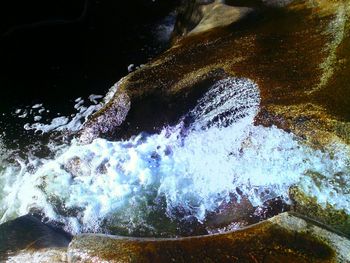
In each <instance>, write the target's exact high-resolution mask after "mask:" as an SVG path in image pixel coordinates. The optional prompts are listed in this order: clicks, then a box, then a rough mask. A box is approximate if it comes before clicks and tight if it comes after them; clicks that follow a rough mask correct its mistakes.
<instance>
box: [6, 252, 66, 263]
mask: <svg viewBox="0 0 350 263" xmlns="http://www.w3.org/2000/svg"><path fill="white" fill-rule="evenodd" d="M6 262H8V263H21V262H28V263H29V262H33V263H34V262H40V263H63V262H68V259H67V249H66V248H49V249H40V250H23V251H20V252H19V253H17V254H15V255H12V256H9V258H8V259H7V261H6Z"/></svg>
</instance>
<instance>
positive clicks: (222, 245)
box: [68, 213, 350, 263]
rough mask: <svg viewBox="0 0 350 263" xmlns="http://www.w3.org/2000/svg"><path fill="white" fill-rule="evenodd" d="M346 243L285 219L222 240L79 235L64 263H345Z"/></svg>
mask: <svg viewBox="0 0 350 263" xmlns="http://www.w3.org/2000/svg"><path fill="white" fill-rule="evenodd" d="M349 253H350V241H349V239H346V238H344V237H342V236H339V235H337V234H335V233H333V232H331V231H329V230H327V229H326V228H324V227H323V226H320V225H318V224H315V223H314V222H312V221H309V220H305V219H303V218H300V217H298V216H296V215H294V214H289V213H284V214H280V215H278V216H276V217H273V218H271V219H269V220H267V221H265V222H262V223H259V224H257V225H253V226H250V227H248V228H245V229H241V230H238V231H233V232H226V233H223V234H217V235H210V236H201V237H190V238H179V239H140V238H123V237H118V236H105V235H90V234H85V235H80V236H77V237H75V238H74V240H73V241H72V243H71V244H70V246H69V249H68V261H69V262H106V261H108V262H295V263H297V262H350V261H349V260H350V254H349Z"/></svg>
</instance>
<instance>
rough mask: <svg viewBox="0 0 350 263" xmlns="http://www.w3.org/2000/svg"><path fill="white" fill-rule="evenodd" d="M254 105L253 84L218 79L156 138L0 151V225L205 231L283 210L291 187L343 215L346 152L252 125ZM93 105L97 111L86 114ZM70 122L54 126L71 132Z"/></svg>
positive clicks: (349, 170) (349, 169)
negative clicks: (37, 222)
mask: <svg viewBox="0 0 350 263" xmlns="http://www.w3.org/2000/svg"><path fill="white" fill-rule="evenodd" d="M95 98H97V97H95ZM98 99H100V98H99V97H98ZM259 103H260V95H259V87H258V86H257V85H256V84H255V83H253V82H252V81H250V80H249V79H239V78H227V79H224V80H221V81H218V82H216V83H215V84H214V85H213V86H212V87H210V88H209V90H208V91H207V92H206V93H205V94H204V95H203V96H202V98H201V99H200V100H198V103H197V105H196V106H195V107H194V108H193V109H192V110H190V111H189V112H188V113H187V114H185V115H184V116H183V118H181V119H180V120H179V122H178V124H177V125H175V126H168V127H164V128H163V130H162V131H161V132H160V133H158V134H145V133H141V134H139V135H137V136H134V137H132V138H130V139H128V140H123V141H108V140H106V139H102V138H98V139H95V140H94V141H93V142H92V143H90V144H87V145H81V144H80V143H79V142H78V140H76V139H73V140H72V141H71V142H69V143H67V144H62V145H58V144H57V143H53V142H52V144H51V145H49V147H51V156H54V157H53V158H49V157H47V158H38V157H35V156H33V155H30V154H29V155H28V156H27V157H26V158H20V157H16V156H13V154H12V155H11V152H7V151H6V150H5V149H4V147H1V148H2V152H1V163H0V218H1V220H0V222H1V223H3V222H6V221H7V220H9V219H13V218H15V217H17V216H19V215H24V214H27V213H28V212H35V213H41V214H42V215H43V216H45V217H46V219H47V220H49V221H54V222H56V223H59V224H61V225H62V226H63V228H64V229H65V230H67V231H69V232H71V233H80V232H107V233H114V234H125V235H140V236H177V235H190V234H205V233H208V232H217V231H220V227H227V226H228V225H229V226H230V227H231V228H237V227H240V226H244V225H246V224H248V223H249V222H254V220H256V221H259V220H261V219H264V213H265V212H266V211H267V210H268V209H270V207H269V206H271V202H272V201H276V200H279V201H280V202H281V203H283V204H285V205H288V204H290V198H289V188H290V187H292V186H298V187H300V188H301V189H303V190H304V191H305V192H307V193H308V194H309V195H311V196H314V197H316V198H317V199H318V202H319V203H320V204H321V205H326V204H327V203H328V204H331V205H334V206H335V207H336V208H340V209H344V210H345V211H346V212H348V213H350V195H349V188H348V187H346V186H345V185H343V184H341V182H345V181H347V180H349V174H350V165H349V163H350V160H349V150H350V149H349V148H348V146H346V145H342V144H340V143H336V142H334V143H333V144H329V145H328V146H327V149H326V150H324V151H321V150H315V149H313V148H311V147H309V146H307V145H306V144H305V143H303V141H302V140H301V139H300V138H297V137H296V136H294V135H293V134H291V133H287V132H285V131H283V130H280V129H278V128H276V127H263V126H257V125H254V118H255V116H256V114H257V113H258V111H259ZM77 105H79V100H77ZM94 107H100V104H96V105H95V106H91V108H90V109H91V110H90V111H88V112H89V113H91V112H93V110H92V109H93V108H94ZM38 108H40V107H39V106H38ZM78 108H79V107H77V109H78ZM84 109H85V110H87V109H89V107H85V108H84ZM80 110H81V108H80ZM81 114H82V116H83V117H84V116H85V115H84V114H87V113H86V111H82V112H81ZM62 118H63V117H62ZM60 120H62V119H60ZM73 120H74V118H73ZM56 121H57V120H56ZM53 122H55V120H53ZM71 123H72V122H69V121H68V120H66V121H64V122H63V123H61V125H59V126H58V127H60V129H62V130H64V129H73V130H74V129H77V128H79V127H80V126H79V125H81V123H78V124H77V123H75V124H76V125H71ZM28 127H29V125H28V126H27V128H28ZM30 127H31V128H33V129H34V128H37V129H38V130H40V131H41V132H43V131H45V132H47V131H48V130H44V126H40V125H39V124H38V123H37V124H36V125H34V126H33V125H32V126H30ZM49 127H50V128H57V127H53V126H49ZM9 156H10V157H9ZM10 159H11V160H12V161H11V162H10V161H9V160H10ZM13 160H15V161H13ZM314 174H320V175H322V177H321V178H322V179H318V180H315V177H314V176H313V175H314ZM337 182H338V183H337ZM240 203H242V204H245V205H244V206H245V207H244V209H245V210H247V212H244V209H243V210H242V209H241V210H239V209H238V210H237V209H236V210H235V211H236V212H235V213H241V214H242V216H241V217H239V216H238V215H237V216H236V218H239V219H237V220H236V221H235V220H233V221H234V222H232V221H231V222H226V224H223V223H220V224H219V223H218V224H216V223H215V222H219V221H220V222H222V221H223V220H221V219H218V218H216V217H215V214H218V215H220V212H221V211H223V210H225V209H230V207H231V209H232V207H237V206H238V205H239V204H240ZM269 204H270V205H269ZM284 207H285V206H282V208H277V209H280V210H281V209H282V210H283V209H284ZM277 212H281V211H277ZM252 218H255V219H254V220H253V219H252Z"/></svg>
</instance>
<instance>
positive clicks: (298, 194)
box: [290, 187, 350, 237]
mask: <svg viewBox="0 0 350 263" xmlns="http://www.w3.org/2000/svg"><path fill="white" fill-rule="evenodd" d="M290 195H291V198H292V200H293V206H292V211H295V212H297V213H299V214H302V215H304V216H306V217H308V218H312V219H314V220H316V221H318V222H320V223H322V224H324V225H327V226H329V227H331V228H333V229H335V230H337V231H339V232H340V233H342V234H344V235H346V236H348V237H350V215H349V214H347V213H346V212H345V211H344V210H339V209H336V208H335V207H333V206H332V205H330V204H326V205H325V206H322V205H320V204H319V203H318V201H317V198H316V197H312V196H309V195H307V194H306V193H304V192H303V191H302V190H301V189H300V188H298V187H293V188H291V189H290Z"/></svg>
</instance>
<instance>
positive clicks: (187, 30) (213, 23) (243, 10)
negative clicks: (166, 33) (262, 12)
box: [173, 0, 253, 37]
mask: <svg viewBox="0 0 350 263" xmlns="http://www.w3.org/2000/svg"><path fill="white" fill-rule="evenodd" d="M224 2H225V1H222V0H215V1H199V0H193V1H185V3H183V5H182V6H181V7H180V8H179V10H178V19H177V23H176V25H175V28H174V33H173V36H174V37H177V36H185V35H190V34H198V33H201V32H205V31H207V30H210V29H213V28H216V27H223V26H227V25H230V24H232V23H234V22H237V21H239V20H240V19H242V18H244V17H246V16H247V15H248V14H249V13H250V12H252V10H253V9H251V8H248V7H234V6H229V5H226V4H224Z"/></svg>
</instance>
